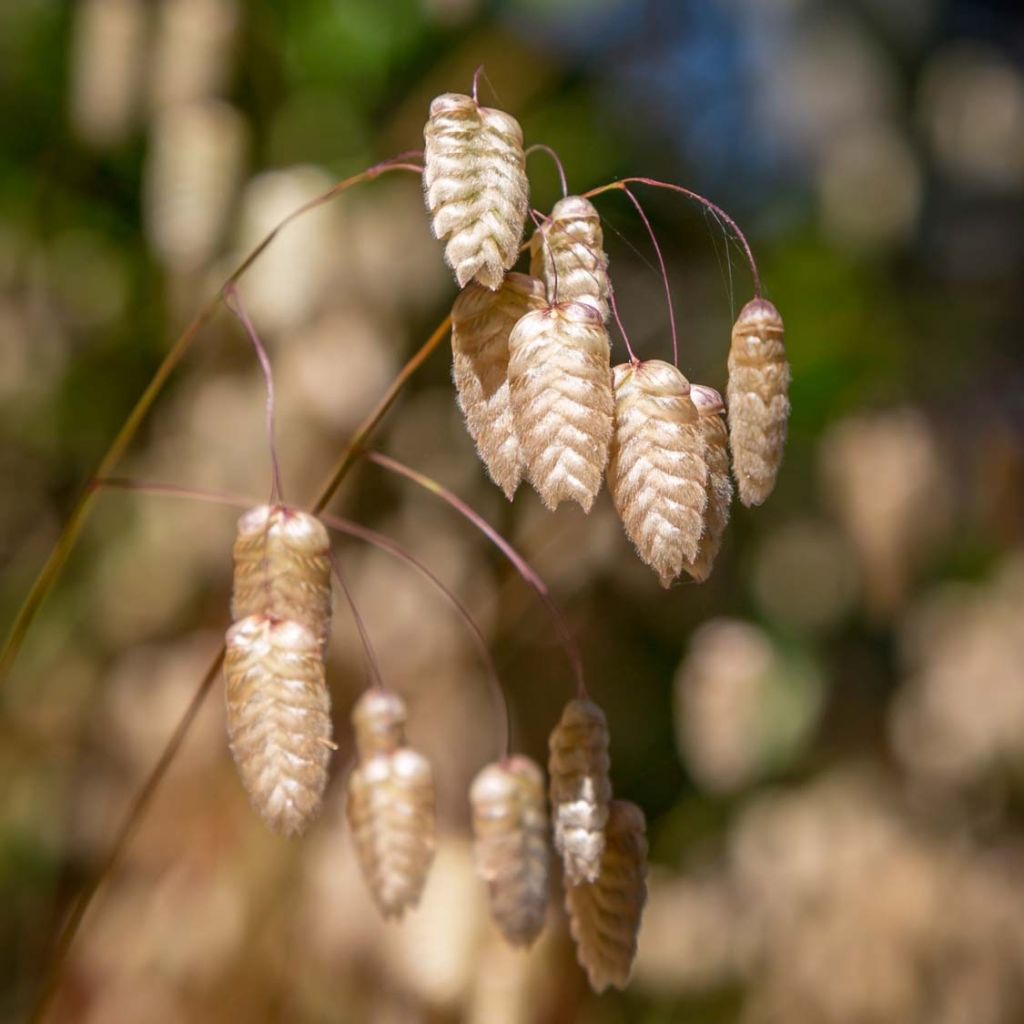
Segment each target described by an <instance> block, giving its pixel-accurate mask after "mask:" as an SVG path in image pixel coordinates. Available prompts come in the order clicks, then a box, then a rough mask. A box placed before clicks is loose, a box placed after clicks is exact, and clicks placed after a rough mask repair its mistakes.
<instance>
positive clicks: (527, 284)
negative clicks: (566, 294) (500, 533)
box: [452, 273, 544, 501]
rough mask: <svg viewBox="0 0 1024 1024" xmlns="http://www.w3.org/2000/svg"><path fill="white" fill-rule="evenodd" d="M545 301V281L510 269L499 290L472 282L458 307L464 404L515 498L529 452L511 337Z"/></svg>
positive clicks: (456, 351) (498, 479) (455, 350)
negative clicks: (522, 435) (512, 375)
mask: <svg viewBox="0 0 1024 1024" xmlns="http://www.w3.org/2000/svg"><path fill="white" fill-rule="evenodd" d="M543 305H544V285H543V283H542V282H541V281H538V280H537V279H536V278H534V277H527V275H526V274H516V273H508V274H506V275H505V280H504V281H503V283H502V285H501V287H500V288H499V289H498V290H497V291H496V292H495V291H490V290H489V289H488V288H485V287H484V286H483V285H481V284H478V283H477V282H476V281H471V282H470V283H469V284H468V285H466V287H465V288H463V289H462V291H461V292H460V294H459V297H458V298H457V299H456V300H455V305H454V306H452V355H453V364H452V377H453V378H454V380H455V387H456V390H457V391H458V396H459V407H460V408H461V409H462V414H463V416H465V418H466V426H467V428H468V429H469V433H470V436H471V437H472V438H473V440H474V441H475V442H476V447H477V451H478V452H479V454H480V458H481V460H482V461H483V463H484V465H485V466H486V467H487V472H488V473H490V474H491V479H493V480H494V482H495V483H496V484H497V485H498V486H499V487H500V488H501V489H502V490H503V491H504V492H505V496H506V497H507V498H508V499H509V501H511V500H512V496H513V495H514V494H515V492H516V488H517V487H518V486H519V481H520V479H521V478H522V475H523V453H522V448H521V447H520V445H519V438H518V437H517V436H516V431H515V426H514V424H513V422H512V409H511V407H510V405H509V389H508V337H509V334H510V332H511V331H512V328H513V327H514V326H515V323H516V321H517V320H519V318H520V317H522V316H523V315H524V314H526V313H528V312H529V311H530V310H531V309H540V308H541V307H542V306H543Z"/></svg>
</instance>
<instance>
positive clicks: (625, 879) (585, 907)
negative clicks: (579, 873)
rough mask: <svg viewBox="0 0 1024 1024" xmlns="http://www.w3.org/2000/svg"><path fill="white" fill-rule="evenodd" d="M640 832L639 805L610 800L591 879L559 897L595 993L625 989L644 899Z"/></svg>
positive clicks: (644, 829)
mask: <svg viewBox="0 0 1024 1024" xmlns="http://www.w3.org/2000/svg"><path fill="white" fill-rule="evenodd" d="M646 832H647V826H646V822H645V821H644V814H643V811H641V810H640V808H639V807H637V806H636V805H635V804H631V803H628V802H627V801H625V800H613V801H612V804H611V807H610V809H609V814H608V825H607V827H606V828H605V840H606V841H605V848H604V855H603V856H602V858H601V873H600V875H599V877H598V879H597V881H596V882H594V883H592V884H583V885H575V886H570V887H569V888H568V889H567V890H566V893H565V909H566V912H567V913H568V915H569V928H570V931H571V932H572V937H573V940H574V941H575V942H576V957H577V959H578V960H579V962H580V966H582V967H583V969H584V970H585V971H586V972H587V978H588V979H589V981H590V987H591V988H592V989H594V991H595V992H603V991H604V990H605V989H606V988H607V987H608V986H609V985H614V986H615V987H616V988H625V987H626V984H627V983H628V981H629V975H630V971H631V970H632V967H633V959H634V957H635V956H636V945H637V935H638V934H639V932H640V919H641V917H642V915H643V909H644V903H645V902H646V901H647V835H646Z"/></svg>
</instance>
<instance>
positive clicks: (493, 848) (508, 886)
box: [469, 757, 548, 946]
mask: <svg viewBox="0 0 1024 1024" xmlns="http://www.w3.org/2000/svg"><path fill="white" fill-rule="evenodd" d="M469 800H470V804H471V805H472V808H473V855H474V859H475V861H476V870H477V874H478V875H479V876H480V877H481V878H482V879H483V880H484V881H485V882H486V883H487V888H488V892H489V895H490V904H491V917H492V918H493V919H494V923H495V924H496V925H497V926H498V929H499V930H500V931H501V934H502V935H504V936H505V938H506V939H507V940H508V941H509V942H510V943H511V944H512V945H513V946H528V945H529V944H530V943H531V942H533V940H534V939H535V938H536V937H537V936H538V935H539V934H540V930H541V928H543V927H544V915H545V912H546V910H547V904H548V816H547V813H546V810H545V807H544V776H543V775H542V774H541V770H540V768H538V767H537V765H535V764H534V763H533V761H531V760H529V758H526V757H510V758H508V759H507V760H505V761H500V762H498V763H496V764H490V765H487V767H486V768H484V769H483V770H482V771H481V772H480V773H479V774H478V775H477V777H476V778H475V779H474V780H473V785H472V786H471V787H470V790H469Z"/></svg>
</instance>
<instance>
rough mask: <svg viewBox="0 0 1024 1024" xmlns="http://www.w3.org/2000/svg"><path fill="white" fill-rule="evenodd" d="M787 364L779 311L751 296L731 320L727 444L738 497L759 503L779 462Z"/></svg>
mask: <svg viewBox="0 0 1024 1024" xmlns="http://www.w3.org/2000/svg"><path fill="white" fill-rule="evenodd" d="M788 391H789V364H788V363H787V362H786V350H785V345H784V343H783V326H782V317H781V316H779V312H778V310H777V309H776V308H775V307H774V306H773V305H772V304H771V303H770V302H767V301H766V300H764V299H752V300H751V301H750V302H748V303H747V304H746V305H745V306H744V307H743V309H741V310H740V315H739V317H738V318H737V320H736V323H735V324H734V325H733V329H732V346H731V347H730V349H729V384H728V387H727V389H726V398H727V402H728V406H729V445H730V447H731V449H732V471H733V476H735V478H736V486H737V489H738V490H739V495H740V501H742V502H743V504H744V505H760V504H761V503H762V502H763V501H764V500H765V498H767V497H768V495H769V494H771V492H772V488H773V487H774V486H775V478H776V476H777V474H778V471H779V466H780V464H781V463H782V450H783V448H784V447H785V444H786V423H787V420H788V419H789V397H788Z"/></svg>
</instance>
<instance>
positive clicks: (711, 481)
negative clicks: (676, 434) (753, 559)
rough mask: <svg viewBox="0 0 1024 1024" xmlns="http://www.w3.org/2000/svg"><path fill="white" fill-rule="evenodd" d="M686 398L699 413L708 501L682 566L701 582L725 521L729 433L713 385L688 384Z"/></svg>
mask: <svg viewBox="0 0 1024 1024" xmlns="http://www.w3.org/2000/svg"><path fill="white" fill-rule="evenodd" d="M690 398H691V400H692V401H693V404H694V405H695V406H696V407H697V412H698V413H699V414H700V430H701V434H702V435H703V437H704V459H705V461H706V462H707V465H708V486H707V494H708V504H707V509H706V510H705V512H704V534H703V536H702V537H701V539H700V545H699V547H698V548H697V557H696V558H695V559H694V560H693V561H692V562H690V563H689V564H688V565H687V566H686V571H687V572H688V573H689V574H690V575H691V576H692V577H693V578H694V579H695V580H697V582H698V583H703V582H704V581H705V580H706V579H707V578H708V577H709V576H710V575H711V567H712V566H713V565H714V562H715V558H716V557H717V555H718V550H719V548H720V547H721V546H722V537H723V535H724V534H725V528H726V526H727V525H728V524H729V508H730V506H731V505H732V477H731V476H730V475H729V435H728V432H727V431H726V428H725V423H724V422H723V420H722V413H723V412H724V411H725V405H724V404H723V403H722V396H721V395H720V394H719V393H718V392H717V391H716V390H715V389H714V388H709V387H707V386H705V385H703V384H692V385H691V386H690Z"/></svg>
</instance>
